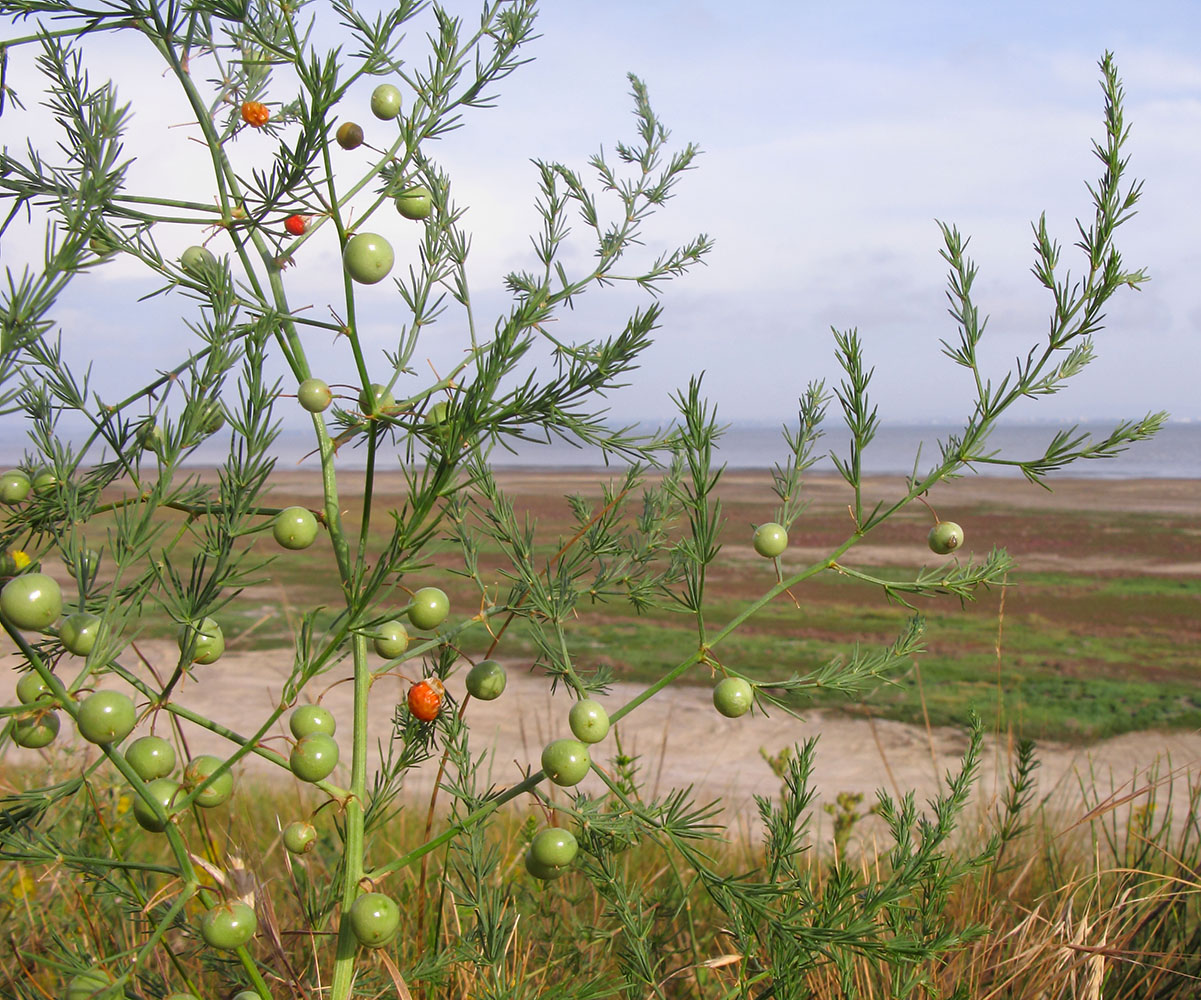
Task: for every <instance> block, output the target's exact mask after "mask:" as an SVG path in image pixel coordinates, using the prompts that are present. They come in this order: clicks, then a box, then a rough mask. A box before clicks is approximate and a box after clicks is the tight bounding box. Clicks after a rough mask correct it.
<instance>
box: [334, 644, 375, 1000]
mask: <svg viewBox="0 0 1201 1000" xmlns="http://www.w3.org/2000/svg"><path fill="white" fill-rule="evenodd" d="M351 644H352V649H353V651H354V729H353V736H352V738H353V741H354V747H353V750H352V756H351V763H350V795H349V797H348V798H347V800H346V807H345V812H344V817H345V820H346V833H345V843H344V844H343V852H342V853H343V869H342V892H341V896H342V916H343V919H342V920H341V921H340V925H339V928H338V947H337V953H336V955H335V957H334V976H333V981H332V983H331V986H330V997H331V1000H347V998H348V997H349V996H350V991H351V987H352V986H353V984H354V957H355V953H356V952H357V951H358V947H359V943H358V940H357V939H356V938H355V936H354V931H353V930H352V929H351V927H350V921H349V920H346V919H345V916H346V914H347V913H349V912H350V907H351V905H352V904H353V903H354V901H355V899H356V898H358V895H359V882H360V880H361V879H362V877H363V850H364V803H365V802H366V801H367V696H368V693H369V692H370V690H371V672H370V671H369V670H368V668H367V637H366V636H364V635H358V634H356V635H354V636H353V638H352V639H351Z"/></svg>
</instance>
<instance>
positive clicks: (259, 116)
mask: <svg viewBox="0 0 1201 1000" xmlns="http://www.w3.org/2000/svg"><path fill="white" fill-rule="evenodd" d="M270 120H271V112H270V110H269V109H268V108H267V105H265V104H262V103H260V102H259V101H246V102H244V103H243V104H242V121H244V122H245V123H246V124H247V125H249V126H250V127H251V128H262V127H263V126H264V125H266V124H267V122H269V121H270Z"/></svg>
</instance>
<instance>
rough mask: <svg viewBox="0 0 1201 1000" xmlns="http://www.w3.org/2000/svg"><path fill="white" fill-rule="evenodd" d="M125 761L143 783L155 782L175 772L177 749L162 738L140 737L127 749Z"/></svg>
mask: <svg viewBox="0 0 1201 1000" xmlns="http://www.w3.org/2000/svg"><path fill="white" fill-rule="evenodd" d="M125 760H126V761H127V762H128V763H129V766H130V767H132V768H133V769H134V771H136V772H137V775H138V777H139V778H141V779H142V780H143V781H154V780H155V779H156V778H165V777H166V776H167V775H168V774H170V773H171V772H172V771H174V770H175V748H174V747H172V746H171V744H170V743H168V742H167V741H166V740H165V739H163V738H162V737H161V736H139V737H138V738H137V739H136V740H134V741H133V742H132V743H131V744H129V746H128V747H127V748H126V750H125Z"/></svg>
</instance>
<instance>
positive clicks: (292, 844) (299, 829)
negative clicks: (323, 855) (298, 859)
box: [283, 819, 317, 855]
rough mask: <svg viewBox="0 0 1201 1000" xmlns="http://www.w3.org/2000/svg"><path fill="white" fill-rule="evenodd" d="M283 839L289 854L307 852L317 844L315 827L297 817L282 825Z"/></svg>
mask: <svg viewBox="0 0 1201 1000" xmlns="http://www.w3.org/2000/svg"><path fill="white" fill-rule="evenodd" d="M283 839H284V847H285V848H287V850H288V853H289V854H297V855H299V854H308V853H309V851H311V850H312V849H313V848H314V847H315V846H316V845H317V828H316V827H315V826H313V824H312V823H309V822H307V821H305V820H300V819H298V820H296V821H295V822H292V823H289V824H288V825H287V826H285V827H284V833H283Z"/></svg>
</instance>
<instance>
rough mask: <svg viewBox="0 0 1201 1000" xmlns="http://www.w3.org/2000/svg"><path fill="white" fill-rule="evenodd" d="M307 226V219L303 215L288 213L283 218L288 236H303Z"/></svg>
mask: <svg viewBox="0 0 1201 1000" xmlns="http://www.w3.org/2000/svg"><path fill="white" fill-rule="evenodd" d="M308 228H309V220H308V219H307V218H305V217H304V216H303V215H289V216H288V217H287V218H286V219H284V229H286V230H287V231H288V234H289V235H290V236H303V235H304V233H305V230H306V229H308Z"/></svg>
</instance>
